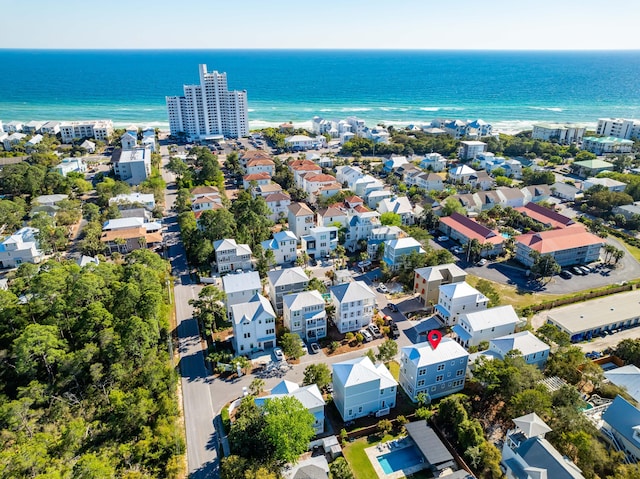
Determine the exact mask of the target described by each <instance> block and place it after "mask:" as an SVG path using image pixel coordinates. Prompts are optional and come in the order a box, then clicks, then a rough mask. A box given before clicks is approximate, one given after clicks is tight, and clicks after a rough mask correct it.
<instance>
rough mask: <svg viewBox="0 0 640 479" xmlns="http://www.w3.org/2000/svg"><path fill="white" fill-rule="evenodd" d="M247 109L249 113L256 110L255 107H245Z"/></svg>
mask: <svg viewBox="0 0 640 479" xmlns="http://www.w3.org/2000/svg"><path fill="white" fill-rule="evenodd" d="M247 111H248V112H249V113H251V112H254V111H256V110H255V108H247Z"/></svg>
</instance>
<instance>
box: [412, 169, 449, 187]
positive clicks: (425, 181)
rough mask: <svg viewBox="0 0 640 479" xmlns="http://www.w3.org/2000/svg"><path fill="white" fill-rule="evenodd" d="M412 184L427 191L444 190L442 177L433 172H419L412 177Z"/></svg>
mask: <svg viewBox="0 0 640 479" xmlns="http://www.w3.org/2000/svg"><path fill="white" fill-rule="evenodd" d="M414 182H415V183H414V184H415V185H416V186H417V187H418V188H422V189H423V190H427V191H432V190H433V191H442V190H444V183H443V181H442V177H441V176H440V175H437V174H435V173H420V174H419V175H417V176H416V177H414Z"/></svg>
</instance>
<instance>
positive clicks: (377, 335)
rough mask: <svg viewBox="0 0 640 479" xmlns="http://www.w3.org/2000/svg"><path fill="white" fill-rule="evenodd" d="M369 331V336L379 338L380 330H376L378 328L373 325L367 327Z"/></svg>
mask: <svg viewBox="0 0 640 479" xmlns="http://www.w3.org/2000/svg"><path fill="white" fill-rule="evenodd" d="M368 329H369V331H370V332H371V334H372V335H373V337H374V338H379V337H381V336H382V333H380V330H379V329H378V326H377V325H375V324H373V323H372V324H370V325H369V328H368Z"/></svg>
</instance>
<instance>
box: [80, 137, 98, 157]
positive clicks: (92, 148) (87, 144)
mask: <svg viewBox="0 0 640 479" xmlns="http://www.w3.org/2000/svg"><path fill="white" fill-rule="evenodd" d="M80 148H84V149H85V150H87V153H89V154H93V153H95V152H96V144H95V143H94V142H93V141H89V140H84V141H83V142H82V143H80Z"/></svg>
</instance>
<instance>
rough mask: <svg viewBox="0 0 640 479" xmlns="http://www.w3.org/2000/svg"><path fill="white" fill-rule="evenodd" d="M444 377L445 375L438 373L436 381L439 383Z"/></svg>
mask: <svg viewBox="0 0 640 479" xmlns="http://www.w3.org/2000/svg"><path fill="white" fill-rule="evenodd" d="M443 379H444V376H443V375H442V374H438V375H437V376H436V382H437V383H439V382H440V381H442V380H443Z"/></svg>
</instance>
